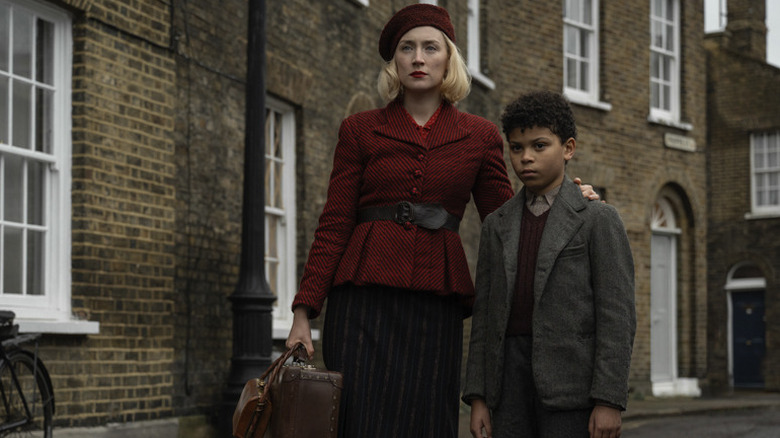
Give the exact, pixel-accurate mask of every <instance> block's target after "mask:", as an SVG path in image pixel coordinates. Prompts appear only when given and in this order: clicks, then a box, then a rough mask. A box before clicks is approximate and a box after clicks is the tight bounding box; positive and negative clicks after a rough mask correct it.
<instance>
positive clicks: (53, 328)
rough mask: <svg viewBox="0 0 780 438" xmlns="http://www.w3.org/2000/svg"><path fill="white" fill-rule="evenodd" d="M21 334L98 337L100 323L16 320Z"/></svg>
mask: <svg viewBox="0 0 780 438" xmlns="http://www.w3.org/2000/svg"><path fill="white" fill-rule="evenodd" d="M16 323H17V324H19V332H20V333H52V334H58V335H96V334H98V333H100V323H99V322H96V321H80V320H70V321H41V320H34V319H18V318H17V319H16Z"/></svg>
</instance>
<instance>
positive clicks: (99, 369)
mask: <svg viewBox="0 0 780 438" xmlns="http://www.w3.org/2000/svg"><path fill="white" fill-rule="evenodd" d="M71 5H72V6H73V7H74V8H76V11H74V28H73V40H74V46H73V98H72V100H73V108H72V114H73V168H72V175H73V184H72V196H73V199H72V214H73V220H72V227H73V235H72V241H73V249H72V280H73V283H72V296H73V300H72V304H73V309H74V312H75V313H77V314H80V315H82V316H86V317H88V318H89V319H91V320H94V321H99V322H100V334H98V335H91V336H88V337H84V336H53V335H47V336H46V337H44V338H43V343H44V349H43V350H42V352H41V355H42V357H43V358H44V360H45V362H46V364H47V366H48V368H49V371H50V373H51V375H52V380H53V384H54V388H55V394H56V397H57V415H56V418H55V420H56V423H57V425H58V426H68V425H90V424H103V423H106V422H110V421H119V422H124V421H134V420H144V419H151V418H159V417H161V416H166V415H170V412H171V408H172V406H171V397H172V389H173V378H172V375H171V372H170V368H171V363H172V362H173V358H174V349H173V339H174V326H173V324H172V321H171V320H170V318H169V316H170V314H171V313H172V312H173V309H174V295H173V285H174V282H173V279H174V220H175V214H176V213H175V206H174V201H175V187H174V176H175V166H174V163H173V154H174V148H173V141H172V137H171V134H172V132H173V129H174V123H173V122H174V119H173V109H174V103H175V101H174V99H175V82H174V81H175V70H174V67H175V65H174V62H173V59H172V57H171V56H170V53H168V51H167V50H165V48H164V47H163V45H167V41H168V21H169V17H168V15H169V10H168V8H167V7H165V5H163V4H160V3H151V2H145V3H143V4H139V3H137V2H129V1H127V2H108V1H106V2H102V1H92V2H84V1H81V2H78V1H75V2H71Z"/></svg>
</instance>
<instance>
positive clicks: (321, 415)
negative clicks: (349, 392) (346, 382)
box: [266, 362, 343, 438]
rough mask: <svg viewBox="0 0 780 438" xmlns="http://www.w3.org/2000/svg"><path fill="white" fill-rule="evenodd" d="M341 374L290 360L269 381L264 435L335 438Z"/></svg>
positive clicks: (270, 437) (271, 437)
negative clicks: (268, 421) (270, 408)
mask: <svg viewBox="0 0 780 438" xmlns="http://www.w3.org/2000/svg"><path fill="white" fill-rule="evenodd" d="M342 387H343V385H342V376H341V373H338V372H334V371H327V370H321V369H317V368H314V367H312V366H310V365H301V364H298V363H295V362H294V363H292V364H290V365H285V366H284V367H282V369H281V371H280V372H279V374H278V376H277V378H276V379H275V380H274V381H273V382H271V387H270V389H269V396H270V400H271V404H272V405H273V407H274V412H273V414H272V416H271V424H270V426H269V427H268V431H267V433H266V437H267V438H328V437H332V438H336V436H337V433H338V419H339V404H340V400H341V389H342Z"/></svg>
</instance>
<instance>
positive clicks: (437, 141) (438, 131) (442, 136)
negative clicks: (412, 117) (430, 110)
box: [428, 102, 469, 149]
mask: <svg viewBox="0 0 780 438" xmlns="http://www.w3.org/2000/svg"><path fill="white" fill-rule="evenodd" d="M458 114H459V113H458V110H457V109H456V108H455V107H454V106H452V105H451V104H449V103H447V102H444V103H442V107H441V112H439V116H438V117H437V118H436V122H434V123H433V126H431V132H429V133H428V148H429V149H435V148H437V147H440V146H444V145H447V144H450V143H454V142H456V141H459V140H462V139H464V138H466V137H468V136H469V131H468V130H466V129H465V128H462V127H461V126H460V124H458Z"/></svg>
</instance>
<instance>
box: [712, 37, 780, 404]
mask: <svg viewBox="0 0 780 438" xmlns="http://www.w3.org/2000/svg"><path fill="white" fill-rule="evenodd" d="M730 36H731V35H730V33H729V32H726V33H724V34H720V35H714V36H712V37H710V38H709V39H708V41H707V43H708V56H707V68H708V76H707V82H708V89H709V90H711V93H710V105H709V108H708V117H709V122H710V135H709V142H710V154H709V163H708V165H709V172H710V175H711V178H710V180H709V186H710V195H711V196H710V201H709V206H710V208H709V212H710V215H709V220H710V234H709V236H708V240H707V242H708V263H709V273H708V285H709V286H708V287H709V298H708V306H709V333H708V342H709V351H710V354H709V356H708V375H709V376H710V380H711V381H712V382H713V386H714V387H716V388H719V389H728V388H729V387H730V385H731V380H730V379H731V377H730V375H729V350H728V348H729V345H728V344H729V333H728V328H729V326H728V320H729V314H728V295H727V292H726V291H725V290H724V286H725V285H726V281H727V279H728V274H729V271H730V270H731V269H732V268H733V267H734V266H735V265H736V264H738V263H743V262H751V263H753V264H755V265H756V266H758V268H759V269H760V270H761V272H762V274H763V276H764V278H765V280H766V290H765V295H764V300H765V314H764V320H765V323H766V344H765V345H766V359H765V361H764V364H763V367H762V368H763V375H764V379H765V387H766V388H767V389H770V390H777V389H780V377H778V375H777V373H775V372H772V370H775V369H777V368H778V366H780V324H778V322H777V321H779V320H780V271H778V266H780V253H779V252H778V250H777V249H778V247H780V219H779V218H777V217H766V218H754V219H748V218H746V214H748V213H750V211H751V204H750V202H751V196H750V191H751V181H750V171H751V169H750V136H751V134H753V133H761V132H772V131H777V130H779V129H780V102H778V100H777V99H772V98H767V96H773V95H776V94H777V89H778V87H780V69H778V68H776V67H774V66H770V65H768V64H766V62H765V61H764V60H763V59H755V58H750V57H747V56H745V53H744V50H740V51H739V52H737V51H733V50H731V49H730V47H731V42H730V41H729V37H730ZM748 52H749V51H748Z"/></svg>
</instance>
